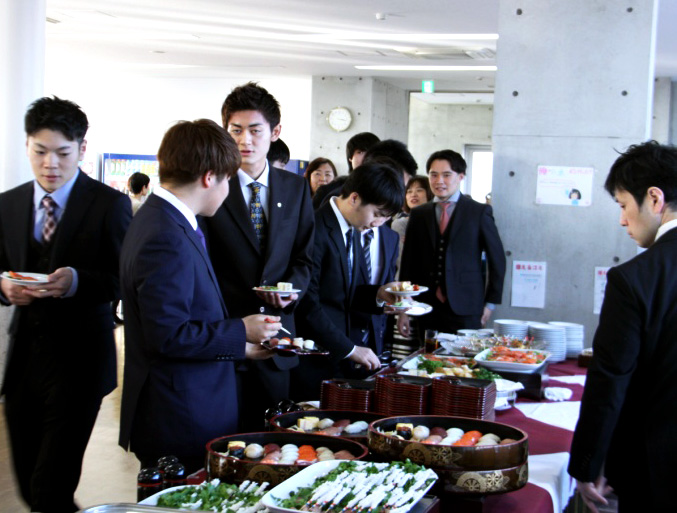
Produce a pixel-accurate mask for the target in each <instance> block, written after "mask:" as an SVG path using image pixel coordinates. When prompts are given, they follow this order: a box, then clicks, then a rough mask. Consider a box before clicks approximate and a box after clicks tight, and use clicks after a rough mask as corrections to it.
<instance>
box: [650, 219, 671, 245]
mask: <svg viewBox="0 0 677 513" xmlns="http://www.w3.org/2000/svg"><path fill="white" fill-rule="evenodd" d="M673 228H677V219H673V220H672V221H668V222H667V223H663V224H662V225H661V226H660V228H658V231H657V232H656V238H655V239H654V242H656V241H657V240H658V239H659V238H660V237H661V236H662V235H665V234H666V233H667V232H669V231H670V230H672V229H673Z"/></svg>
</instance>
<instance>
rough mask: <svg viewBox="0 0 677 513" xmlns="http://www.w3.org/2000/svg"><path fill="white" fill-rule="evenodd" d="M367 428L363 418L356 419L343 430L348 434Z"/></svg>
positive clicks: (367, 425)
mask: <svg viewBox="0 0 677 513" xmlns="http://www.w3.org/2000/svg"><path fill="white" fill-rule="evenodd" d="M367 429H369V424H367V423H366V422H365V421H363V420H358V421H357V422H353V423H352V424H350V425H348V426H346V429H345V432H346V433H348V434H350V435H354V434H356V433H361V432H362V431H366V430H367Z"/></svg>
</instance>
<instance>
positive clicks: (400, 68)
mask: <svg viewBox="0 0 677 513" xmlns="http://www.w3.org/2000/svg"><path fill="white" fill-rule="evenodd" d="M355 69H364V70H372V71H496V66H355Z"/></svg>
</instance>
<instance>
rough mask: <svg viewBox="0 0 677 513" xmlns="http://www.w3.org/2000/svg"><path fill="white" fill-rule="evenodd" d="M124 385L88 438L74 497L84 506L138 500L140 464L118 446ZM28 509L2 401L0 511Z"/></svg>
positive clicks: (109, 399) (105, 405)
mask: <svg viewBox="0 0 677 513" xmlns="http://www.w3.org/2000/svg"><path fill="white" fill-rule="evenodd" d="M122 333H123V332H122V328H117V329H116V339H117V342H118V378H119V379H118V383H122V375H121V370H122V365H120V363H121V362H122V361H123V353H122V351H123V344H122ZM120 394H121V387H118V388H116V389H115V390H114V391H113V393H111V394H110V395H108V396H107V397H106V398H105V399H104V401H103V404H102V405H101V411H99V416H98V418H97V421H96V425H95V427H94V431H93V433H92V438H91V439H90V441H89V445H88V447H87V452H86V453H85V460H84V463H83V471H82V478H81V479H80V486H79V487H78V489H77V491H76V493H75V498H76V500H77V502H78V504H79V505H80V506H81V507H83V508H85V507H89V506H93V505H96V504H108V503H116V502H136V474H137V472H138V470H139V465H138V462H137V460H136V458H135V457H134V455H133V454H131V453H126V452H125V451H124V450H123V449H122V448H120V447H119V446H118V445H117V440H118V425H119V419H120ZM26 511H29V510H28V508H27V507H26V506H25V505H24V503H23V502H22V501H21V499H20V497H19V495H18V491H17V488H16V484H15V482H14V476H13V473H12V469H11V464H10V453H9V446H8V442H7V430H6V427H5V415H4V404H0V512H3V513H4V512H6V513H21V512H26Z"/></svg>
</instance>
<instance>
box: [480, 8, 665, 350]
mask: <svg viewBox="0 0 677 513" xmlns="http://www.w3.org/2000/svg"><path fill="white" fill-rule="evenodd" d="M656 10H657V1H655V0H631V1H627V2H608V1H604V0H567V1H566V2H562V1H561V0H501V3H500V12H499V40H498V47H497V65H498V71H497V76H496V94H495V111H494V132H493V137H492V138H493V143H494V177H493V191H492V193H493V198H492V199H493V204H494V209H495V217H496V224H497V226H498V228H499V231H500V233H501V237H502V239H503V242H504V246H505V249H506V251H507V252H510V254H509V255H508V272H507V274H506V279H505V287H504V294H503V304H502V305H501V306H500V307H499V309H497V312H496V313H495V315H494V317H495V318H501V317H509V318H517V319H525V320H536V321H553V320H562V321H572V322H580V323H583V324H585V326H586V339H587V342H588V345H589V343H590V341H591V336H592V334H593V333H594V330H595V328H596V327H597V323H598V316H597V315H594V314H593V283H594V282H593V277H594V268H595V266H604V267H608V266H614V265H617V264H618V263H620V262H624V261H626V260H628V259H629V258H631V257H633V256H634V255H635V254H636V246H635V244H634V243H633V241H632V240H630V238H629V237H628V236H627V234H626V233H625V230H623V229H622V228H621V227H620V226H619V224H618V217H619V210H618V206H617V205H616V204H615V203H614V201H613V199H612V198H611V197H610V196H609V194H608V193H607V192H606V191H605V190H604V188H603V185H604V181H605V179H606V177H607V175H608V172H609V167H610V166H611V164H612V163H613V162H614V160H615V159H616V158H617V157H618V153H617V151H624V150H625V149H626V148H627V147H628V146H629V145H630V144H636V143H640V142H643V141H645V140H646V139H647V138H648V137H649V136H650V133H651V114H652V103H653V100H652V94H653V83H654V53H655V33H656ZM539 165H550V166H571V167H592V168H594V169H595V176H594V183H593V193H592V205H591V206H588V207H573V206H560V205H537V204H536V203H535V198H536V183H537V166H539ZM514 260H534V261H546V262H547V272H548V276H547V283H546V305H545V309H536V308H513V307H511V306H510V291H511V266H512V262H513V261H514Z"/></svg>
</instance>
